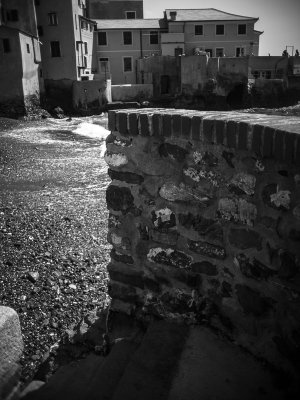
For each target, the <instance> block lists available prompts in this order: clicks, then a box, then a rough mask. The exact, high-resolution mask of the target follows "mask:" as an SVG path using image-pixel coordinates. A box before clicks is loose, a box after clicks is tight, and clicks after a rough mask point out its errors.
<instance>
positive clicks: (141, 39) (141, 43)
mask: <svg viewBox="0 0 300 400" xmlns="http://www.w3.org/2000/svg"><path fill="white" fill-rule="evenodd" d="M143 56H144V54H143V35H142V30H141V29H140V57H141V58H143ZM137 63H138V60H136V66H135V68H136V74H135V81H136V83H138V68H137Z"/></svg>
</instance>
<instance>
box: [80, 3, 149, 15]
mask: <svg viewBox="0 0 300 400" xmlns="http://www.w3.org/2000/svg"><path fill="white" fill-rule="evenodd" d="M143 10H144V6H143V0H88V13H89V17H90V18H93V19H141V18H143V17H144V11H143Z"/></svg>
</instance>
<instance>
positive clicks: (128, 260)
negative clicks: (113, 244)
mask: <svg viewBox="0 0 300 400" xmlns="http://www.w3.org/2000/svg"><path fill="white" fill-rule="evenodd" d="M110 256H111V257H112V258H113V259H114V260H115V261H118V262H121V263H124V264H134V260H133V258H132V257H131V256H128V255H127V254H120V253H118V252H117V251H116V250H115V249H112V251H111V252H110Z"/></svg>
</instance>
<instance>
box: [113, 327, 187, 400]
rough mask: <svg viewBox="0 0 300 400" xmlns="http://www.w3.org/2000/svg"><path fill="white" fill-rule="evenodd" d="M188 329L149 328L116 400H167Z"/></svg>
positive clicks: (115, 393) (117, 392)
mask: <svg viewBox="0 0 300 400" xmlns="http://www.w3.org/2000/svg"><path fill="white" fill-rule="evenodd" d="M188 332H189V328H188V327H187V326H185V325H179V324H175V323H170V322H165V321H156V322H153V323H152V324H150V326H149V327H148V330H147V332H146V334H145V336H144V337H143V340H142V342H141V344H140V346H139V348H138V349H137V351H136V352H135V353H134V355H133V356H132V358H131V360H130V362H129V364H128V366H127V367H126V370H125V373H124V375H123V376H122V378H121V379H120V382H119V384H118V387H117V388H116V390H115V392H114V395H113V397H112V399H113V400H154V399H155V400H166V399H167V396H168V392H169V389H170V385H171V383H172V379H173V376H174V373H175V372H176V366H177V363H178V360H179V359H180V355H181V352H182V350H183V348H184V345H185V341H186V338H187V336H188Z"/></svg>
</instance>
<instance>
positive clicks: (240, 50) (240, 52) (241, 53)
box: [235, 47, 246, 57]
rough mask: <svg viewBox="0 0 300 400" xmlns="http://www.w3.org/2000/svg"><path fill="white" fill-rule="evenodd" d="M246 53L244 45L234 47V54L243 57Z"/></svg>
mask: <svg viewBox="0 0 300 400" xmlns="http://www.w3.org/2000/svg"><path fill="white" fill-rule="evenodd" d="M245 55H246V49H245V47H236V49H235V56H236V57H244V56H245Z"/></svg>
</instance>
